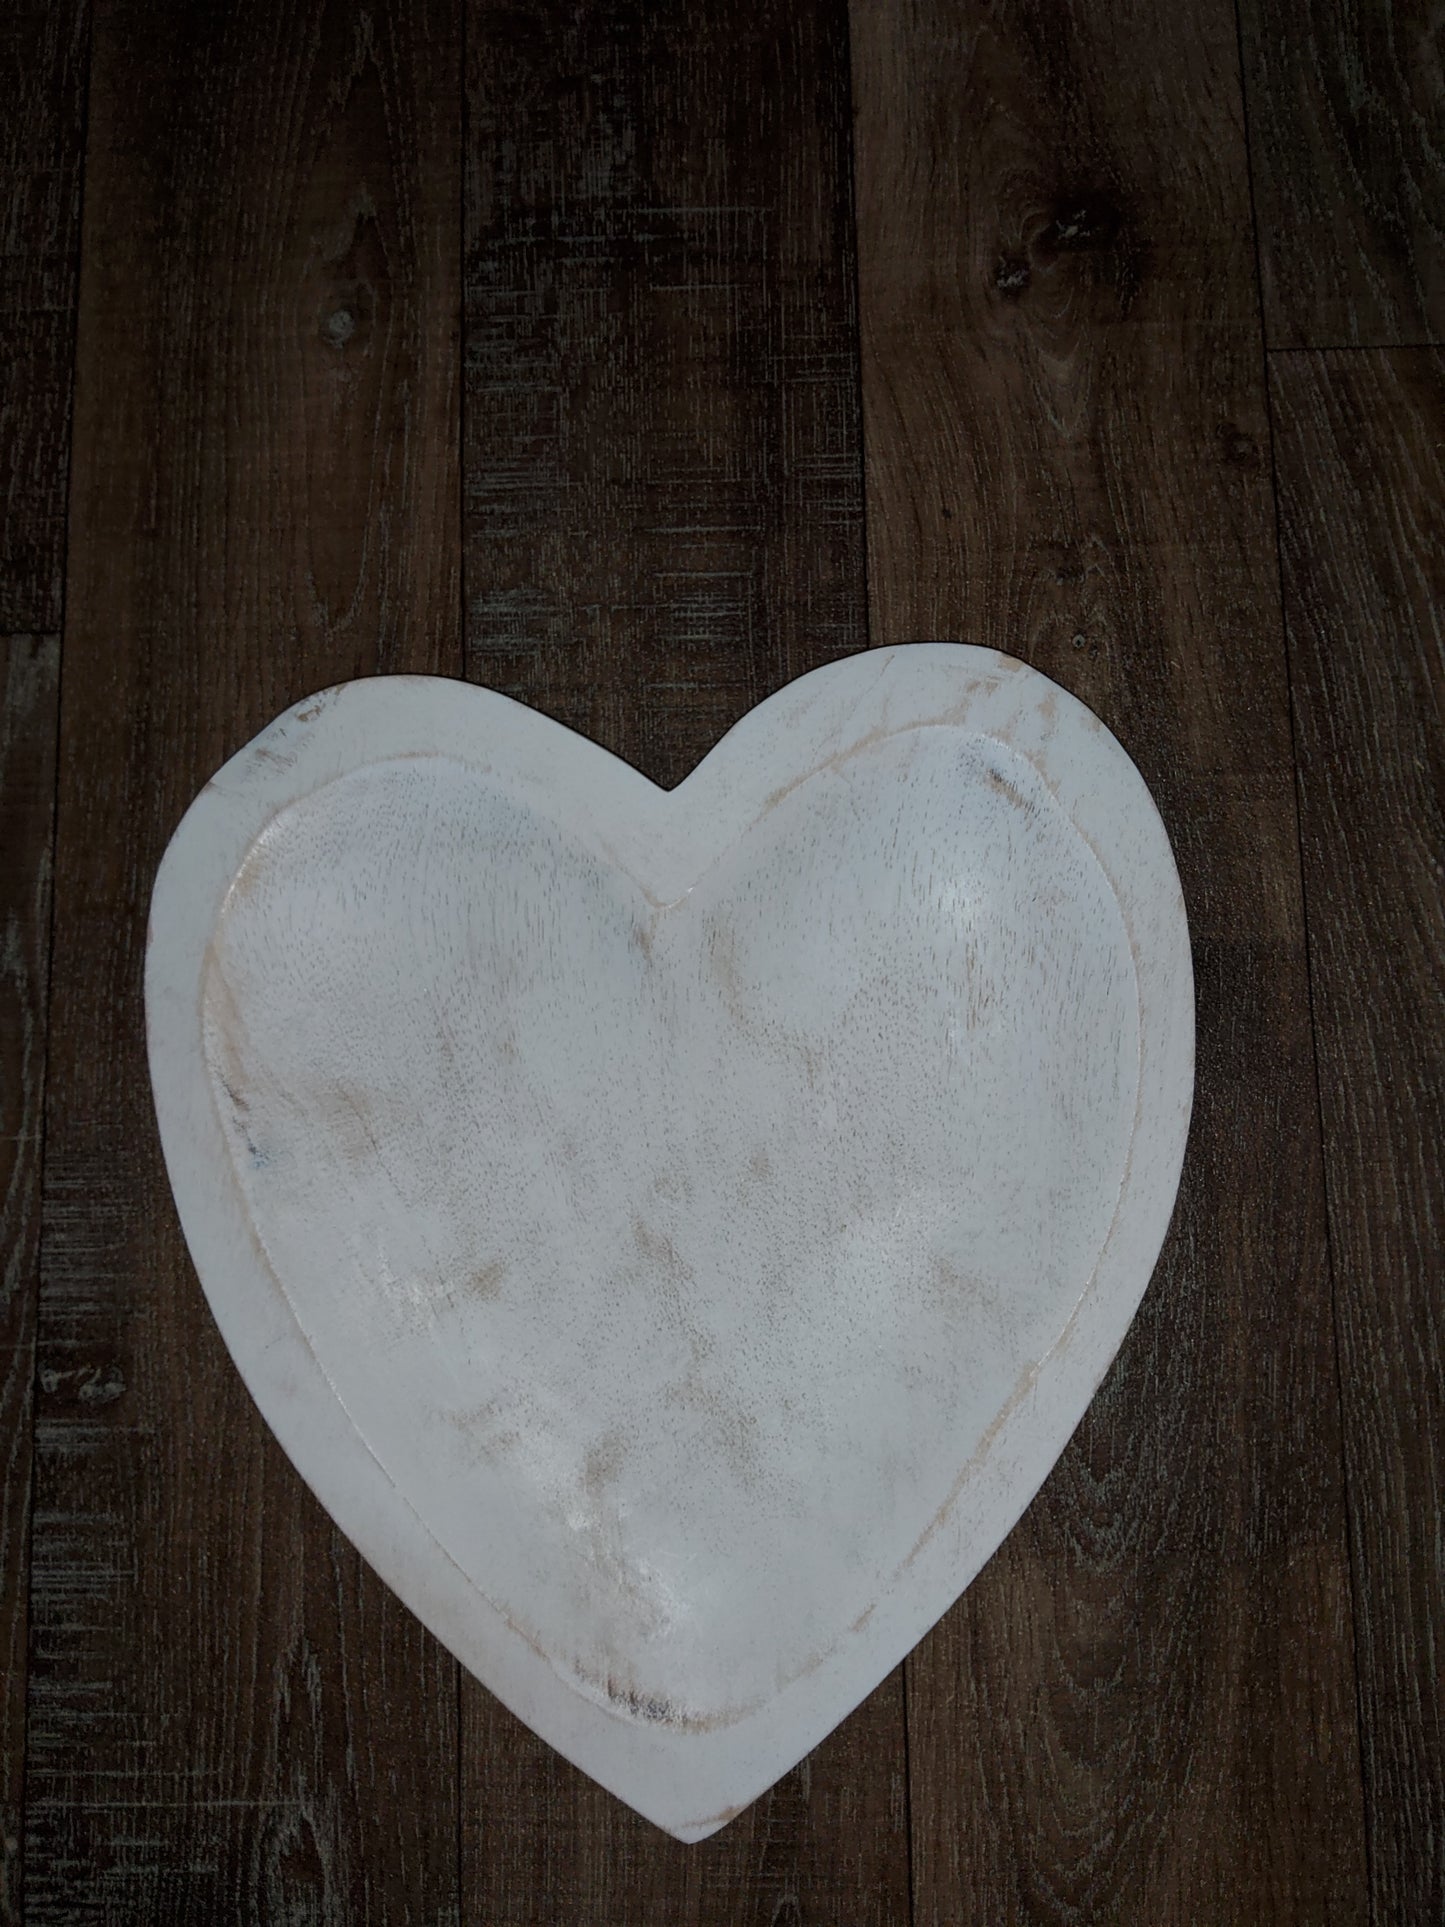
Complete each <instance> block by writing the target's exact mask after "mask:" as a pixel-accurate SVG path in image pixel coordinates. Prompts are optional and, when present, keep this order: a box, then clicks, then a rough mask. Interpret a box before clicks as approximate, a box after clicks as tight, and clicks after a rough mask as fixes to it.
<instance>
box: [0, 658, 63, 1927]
mask: <svg viewBox="0 0 1445 1927" xmlns="http://www.w3.org/2000/svg"><path fill="white" fill-rule="evenodd" d="M59 669H60V648H59V641H58V638H57V637H55V636H7V637H5V638H4V640H3V641H0V685H3V700H0V850H3V852H4V855H3V860H0V1921H3V1922H7V1923H8V1922H10V1921H18V1920H19V1919H20V1865H21V1831H22V1829H21V1797H22V1793H23V1789H24V1779H25V1672H26V1667H25V1654H26V1605H27V1600H28V1595H29V1565H30V1445H31V1425H32V1418H31V1413H32V1404H31V1386H32V1383H33V1380H34V1376H35V1312H36V1296H37V1287H38V1284H39V1277H38V1271H37V1260H38V1256H39V1239H40V1157H41V1142H42V1131H41V1119H42V1116H43V1108H44V1096H45V1005H46V992H47V986H48V981H49V960H50V874H51V833H52V827H53V822H54V805H55V726H56V702H57V698H58V694H59Z"/></svg>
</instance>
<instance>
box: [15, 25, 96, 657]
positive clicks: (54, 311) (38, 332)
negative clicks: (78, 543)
mask: <svg viewBox="0 0 1445 1927" xmlns="http://www.w3.org/2000/svg"><path fill="white" fill-rule="evenodd" d="M89 19H90V6H89V0H21V4H18V5H15V4H12V5H7V6H6V7H4V8H3V9H0V97H3V99H4V102H5V111H4V113H3V114H0V631H3V632H6V633H9V632H12V631H19V630H58V629H59V627H60V611H61V577H62V574H63V570H64V561H65V484H66V475H67V462H68V455H69V443H70V373H71V360H72V351H73V347H74V341H75V266H76V240H77V235H78V231H79V226H80V172H81V168H80V156H81V147H82V144H83V132H84V113H85V58H86V50H87V40H88V34H89Z"/></svg>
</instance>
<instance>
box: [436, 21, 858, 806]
mask: <svg viewBox="0 0 1445 1927" xmlns="http://www.w3.org/2000/svg"><path fill="white" fill-rule="evenodd" d="M468 102H469V134H468V143H467V188H466V192H467V236H466V247H467V266H466V302H467V347H466V369H467V377H466V379H467V388H466V482H465V488H466V501H465V511H466V545H467V553H466V572H467V573H466V585H467V586H466V592H467V652H468V653H467V667H468V673H469V674H470V675H472V676H474V677H476V678H477V679H478V680H479V681H483V682H486V683H489V684H490V685H492V686H493V687H494V688H498V689H502V690H504V691H505V692H506V693H507V694H509V695H516V696H518V697H521V698H522V699H523V700H525V701H528V702H531V703H532V704H534V705H535V706H536V707H538V708H541V709H544V710H546V711H547V712H548V713H549V714H551V715H554V716H556V717H557V718H558V719H559V720H560V721H562V722H565V723H568V724H570V725H571V726H572V727H573V728H576V729H580V730H583V731H584V732H585V733H587V734H589V735H591V736H593V737H595V738H596V739H597V740H598V741H599V742H603V743H605V744H606V745H607V746H608V747H609V748H610V749H613V750H615V751H616V752H617V753H618V754H619V755H621V756H624V757H626V758H627V759H628V760H630V761H633V762H635V763H637V764H638V765H639V767H641V768H643V769H644V770H645V771H646V772H647V774H648V775H650V776H652V777H654V778H655V779H656V780H657V781H659V782H662V783H673V782H676V781H677V780H678V779H679V778H680V777H681V776H683V775H685V774H686V773H687V771H688V769H690V768H691V767H692V765H693V764H694V763H695V762H696V761H697V760H698V758H699V757H700V756H701V755H702V754H703V753H704V752H705V751H706V750H707V749H708V748H710V747H711V745H712V743H713V742H715V741H716V739H717V737H718V735H719V734H720V733H721V732H722V731H723V730H724V729H726V728H727V726H728V725H729V724H730V723H732V722H735V721H736V720H737V718H738V717H739V716H740V715H741V714H742V713H743V712H744V711H745V710H746V709H748V708H750V707H751V706H752V705H753V703H755V702H757V701H758V700H759V699H760V698H761V697H763V696H765V695H767V694H768V693H769V692H770V691H771V690H772V689H773V688H775V687H776V686H777V685H778V684H779V683H780V682H784V681H786V680H788V679H789V678H790V677H792V676H794V675H798V674H801V673H802V671H803V670H805V669H809V668H812V667H814V666H816V665H817V664H818V663H819V662H822V661H824V660H826V659H827V658H829V657H831V656H836V655H839V654H842V653H844V652H845V651H847V650H849V649H855V648H859V647H861V646H862V644H863V642H864V640H865V633H866V632H865V626H864V611H863V595H862V567H863V548H862V524H861V509H860V481H859V447H858V433H859V429H858V400H857V341H856V327H855V318H854V300H853V256H852V219H851V215H852V203H851V190H850V185H849V129H848V72H847V30H846V16H845V10H844V8H843V7H842V6H841V5H840V4H838V0H807V3H806V4H804V5H802V6H800V7H788V6H783V5H781V4H773V3H772V0H755V3H754V4H748V5H744V6H742V7H740V8H727V7H723V6H721V5H718V4H708V5H697V6H693V7H690V8H687V9H684V10H682V11H681V12H680V13H678V14H676V15H674V16H672V17H670V18H667V19H658V18H656V10H655V9H652V8H648V7H643V6H639V5H637V4H635V3H634V4H629V5H626V6H620V7H619V6H613V7H604V6H601V5H583V6H575V5H571V4H562V0H554V3H553V4H550V5H547V6H544V7H542V8H540V9H538V10H536V11H535V12H533V13H529V14H527V15H525V16H523V15H519V14H518V12H517V11H516V10H515V9H513V8H510V7H507V6H502V5H495V4H490V3H489V0H472V5H471V12H470V15H469V26H468Z"/></svg>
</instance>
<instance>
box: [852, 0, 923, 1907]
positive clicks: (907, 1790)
mask: <svg viewBox="0 0 1445 1927" xmlns="http://www.w3.org/2000/svg"><path fill="white" fill-rule="evenodd" d="M842 13H843V44H844V49H845V54H846V58H845V61H844V68H843V71H844V76H845V80H846V85H847V104H846V113H847V125H846V129H845V132H846V135H847V140H848V232H849V235H850V237H851V239H852V243H853V371H854V373H853V378H854V382H855V384H856V390H857V406H858V521H859V534H860V537H861V540H862V545H863V558H862V560H863V570H862V577H863V579H862V595H863V646H864V648H865V649H871V648H872V647H873V585H872V579H871V574H870V569H871V563H870V557H869V543H868V414H867V410H866V409H865V407H864V405H863V287H862V272H861V268H860V265H859V263H860V250H859V245H858V141H857V126H858V113H857V106H856V100H855V90H854V84H853V9H852V7H851V6H845V7H844V8H843V10H842ZM912 1659H913V1655H912V1653H911V1652H910V1653H905V1654H904V1655H903V1658H902V1659H901V1660H900V1661H899V1662H898V1692H899V1697H900V1698H901V1700H902V1702H903V1705H902V1714H903V1718H902V1725H903V1833H904V1841H905V1845H906V1865H907V1869H908V1921H909V1927H917V1921H918V1890H917V1885H916V1883H915V1879H914V1870H913V1759H912V1752H911V1748H910V1745H909V1738H908V1675H909V1670H910V1668H911V1665H912Z"/></svg>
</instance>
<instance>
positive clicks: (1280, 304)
mask: <svg viewBox="0 0 1445 1927" xmlns="http://www.w3.org/2000/svg"><path fill="white" fill-rule="evenodd" d="M1239 13H1240V26H1241V31H1242V45H1243V49H1244V77H1245V93H1246V99H1247V103H1248V108H1249V130H1250V146H1251V161H1252V171H1253V177H1254V189H1255V205H1256V211H1257V216H1258V220H1259V242H1260V263H1261V268H1262V271H1263V276H1264V304H1265V320H1266V325H1267V328H1268V334H1269V342H1270V346H1271V347H1279V348H1296V347H1301V348H1327V347H1335V346H1345V345H1349V344H1355V345H1359V346H1364V347H1370V346H1384V345H1388V344H1392V343H1402V342H1429V341H1439V340H1440V339H1441V338H1442V335H1445V6H1442V5H1441V0H1368V4H1359V0H1239Z"/></svg>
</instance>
